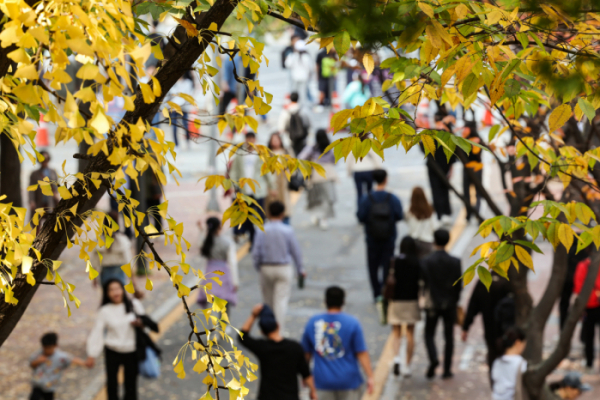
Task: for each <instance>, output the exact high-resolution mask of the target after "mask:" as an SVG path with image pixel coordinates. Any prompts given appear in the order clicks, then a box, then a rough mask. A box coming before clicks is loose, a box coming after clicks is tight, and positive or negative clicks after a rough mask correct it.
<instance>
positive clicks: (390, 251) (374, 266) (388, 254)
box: [367, 237, 396, 299]
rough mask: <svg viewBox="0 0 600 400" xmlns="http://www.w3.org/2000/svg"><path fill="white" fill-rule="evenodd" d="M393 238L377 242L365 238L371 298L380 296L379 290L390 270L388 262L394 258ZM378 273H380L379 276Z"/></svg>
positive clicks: (394, 240)
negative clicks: (371, 291)
mask: <svg viewBox="0 0 600 400" xmlns="http://www.w3.org/2000/svg"><path fill="white" fill-rule="evenodd" d="M395 242H396V239H395V238H391V239H389V240H386V241H385V242H379V241H376V240H374V239H370V238H368V237H367V261H368V263H369V280H370V281H371V289H372V290H373V298H374V299H377V297H379V296H381V288H382V286H383V283H384V282H385V280H386V278H387V276H388V272H389V270H390V260H391V259H392V257H393V256H394V243H395ZM379 271H382V276H380V274H379Z"/></svg>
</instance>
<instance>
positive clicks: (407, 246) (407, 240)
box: [400, 236, 418, 257]
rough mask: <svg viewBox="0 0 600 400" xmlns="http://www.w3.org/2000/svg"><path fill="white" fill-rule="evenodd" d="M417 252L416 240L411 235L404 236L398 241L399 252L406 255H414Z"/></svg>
mask: <svg viewBox="0 0 600 400" xmlns="http://www.w3.org/2000/svg"><path fill="white" fill-rule="evenodd" d="M417 253H418V251H417V241H416V240H415V239H413V238H412V236H404V238H402V240H401V241H400V254H404V255H405V256H407V257H416V256H417Z"/></svg>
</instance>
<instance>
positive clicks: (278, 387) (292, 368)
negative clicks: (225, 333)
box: [240, 304, 317, 400]
mask: <svg viewBox="0 0 600 400" xmlns="http://www.w3.org/2000/svg"><path fill="white" fill-rule="evenodd" d="M257 318H258V319H259V321H258V326H259V327H260V330H261V331H262V333H263V335H264V336H266V339H256V338H253V337H252V336H251V335H250V331H251V330H252V325H254V321H255V320H256V319H257ZM241 332H242V334H241V335H240V340H241V344H242V345H243V346H244V347H246V348H247V349H248V350H250V351H251V352H253V353H254V354H255V355H256V357H257V358H258V362H259V364H260V369H259V371H260V373H261V379H260V386H259V390H258V399H259V400H299V394H298V375H301V376H302V381H303V382H304V384H305V385H306V386H308V387H309V389H310V398H311V399H313V400H316V398H317V396H316V389H315V385H314V381H313V377H312V375H311V373H310V369H309V367H308V362H307V361H306V358H305V357H304V350H302V346H300V343H298V342H296V341H294V340H291V339H286V338H284V337H283V336H281V332H280V330H279V324H278V323H277V320H276V319H275V314H274V313H273V310H271V307H269V306H268V305H266V304H257V305H255V306H254V308H252V313H251V314H250V316H249V317H248V319H247V320H246V322H244V325H243V326H242V329H241Z"/></svg>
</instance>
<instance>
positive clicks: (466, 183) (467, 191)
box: [463, 167, 483, 220]
mask: <svg viewBox="0 0 600 400" xmlns="http://www.w3.org/2000/svg"><path fill="white" fill-rule="evenodd" d="M466 169H467V167H465V168H464V169H463V196H465V200H467V203H468V204H470V205H471V206H472V207H473V208H475V210H476V211H477V212H479V208H480V207H481V193H480V192H479V190H477V187H475V190H476V200H475V204H472V203H471V185H472V184H473V185H475V184H474V183H473V182H472V181H471V178H470V177H469V174H468V173H467V171H466ZM473 173H474V174H475V175H476V176H477V179H479V182H482V180H481V177H482V176H483V170H479V171H475V172H473ZM469 219H471V211H469V208H468V207H467V220H469Z"/></svg>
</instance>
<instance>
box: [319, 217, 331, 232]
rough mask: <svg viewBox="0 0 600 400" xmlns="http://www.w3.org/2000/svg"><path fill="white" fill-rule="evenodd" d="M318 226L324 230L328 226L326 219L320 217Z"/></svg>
mask: <svg viewBox="0 0 600 400" xmlns="http://www.w3.org/2000/svg"><path fill="white" fill-rule="evenodd" d="M319 228H321V229H322V230H324V231H326V230H327V229H328V228H329V224H328V223H327V220H326V219H322V220H320V221H319Z"/></svg>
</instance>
